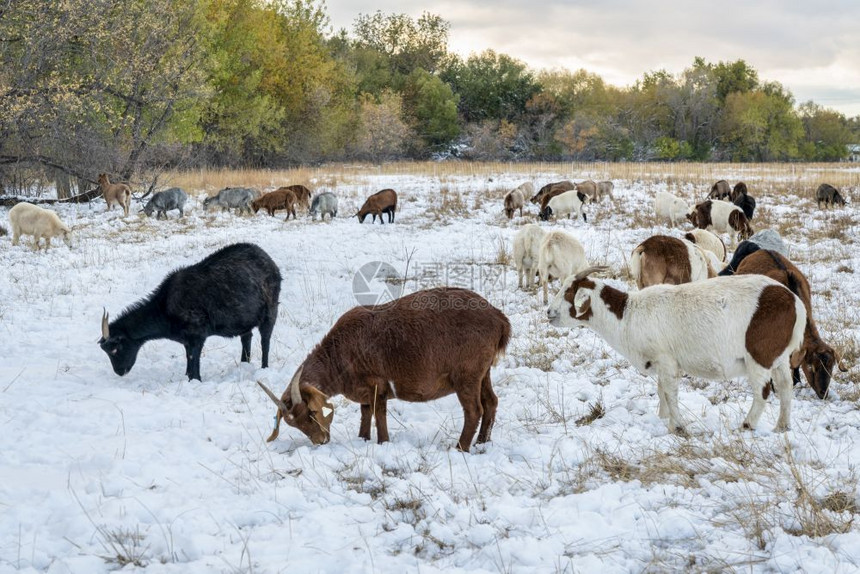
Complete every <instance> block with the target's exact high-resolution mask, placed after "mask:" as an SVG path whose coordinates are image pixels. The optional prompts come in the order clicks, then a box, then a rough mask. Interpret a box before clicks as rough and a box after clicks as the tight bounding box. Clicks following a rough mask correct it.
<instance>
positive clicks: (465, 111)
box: [441, 50, 540, 122]
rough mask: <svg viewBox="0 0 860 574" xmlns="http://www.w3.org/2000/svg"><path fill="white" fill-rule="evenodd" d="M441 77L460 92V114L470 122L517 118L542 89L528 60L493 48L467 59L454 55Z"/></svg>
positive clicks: (512, 120) (514, 119) (513, 120)
mask: <svg viewBox="0 0 860 574" xmlns="http://www.w3.org/2000/svg"><path fill="white" fill-rule="evenodd" d="M441 78H442V80H444V81H445V82H447V83H448V84H449V85H450V86H451V87H452V88H453V89H454V93H456V94H458V95H459V96H460V105H459V110H460V114H461V115H462V116H463V118H464V119H465V121H467V122H481V121H483V120H488V119H494V120H500V119H504V120H508V121H510V122H516V121H517V119H518V118H519V117H520V116H522V115H523V113H525V110H526V103H527V102H528V101H529V99H531V97H532V96H533V95H534V94H536V93H537V92H538V91H539V89H540V87H539V86H538V84H537V82H536V80H535V78H534V76H533V74H532V73H531V72H530V71H529V70H528V68H527V67H526V65H525V64H524V63H522V62H520V61H519V60H516V59H514V58H511V57H510V56H508V55H506V54H497V53H496V52H494V51H493V50H486V51H484V52H482V53H480V54H477V55H473V56H470V57H469V58H468V59H467V60H466V61H465V62H463V61H462V60H460V59H459V58H452V59H451V61H450V63H449V64H448V66H447V67H446V69H445V70H444V71H443V72H442V74H441Z"/></svg>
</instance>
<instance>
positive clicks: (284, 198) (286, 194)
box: [251, 187, 298, 221]
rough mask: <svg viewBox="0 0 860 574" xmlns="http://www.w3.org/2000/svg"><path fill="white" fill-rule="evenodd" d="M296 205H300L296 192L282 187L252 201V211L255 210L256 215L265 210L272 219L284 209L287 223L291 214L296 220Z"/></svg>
mask: <svg viewBox="0 0 860 574" xmlns="http://www.w3.org/2000/svg"><path fill="white" fill-rule="evenodd" d="M296 203H298V199H297V198H296V194H295V192H294V191H293V190H292V189H287V188H285V187H282V188H280V189H276V190H275V191H272V192H269V193H267V194H265V195H263V196H262V197H260V198H258V199H255V200H254V201H252V202H251V209H252V210H254V213H257V212H258V211H260V210H261V209H265V210H266V213H268V214H269V216H270V217H274V216H275V212H276V211H278V210H279V209H283V210H285V211H286V212H287V217H286V219H284V221H287V220H288V219H289V218H290V214H292V216H293V219H295V218H296Z"/></svg>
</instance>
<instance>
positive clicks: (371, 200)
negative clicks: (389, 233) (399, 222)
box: [355, 189, 397, 225]
mask: <svg viewBox="0 0 860 574" xmlns="http://www.w3.org/2000/svg"><path fill="white" fill-rule="evenodd" d="M396 210H397V192H396V191H394V190H393V189H383V190H382V191H377V192H376V193H374V194H373V195H371V196H370V197H368V198H367V200H366V201H365V202H364V205H362V206H361V209H359V210H358V213H356V214H355V215H356V216H358V222H359V223H364V218H365V217H367V216H368V214H373V219H372V220H371V223H376V216H377V215H378V216H379V223H381V224H383V225H384V224H385V222H384V221H383V220H382V214H383V213H387V214H388V223H393V222H394V212H395V211H396Z"/></svg>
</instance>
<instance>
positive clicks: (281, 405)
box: [257, 381, 287, 413]
mask: <svg viewBox="0 0 860 574" xmlns="http://www.w3.org/2000/svg"><path fill="white" fill-rule="evenodd" d="M257 384H258V385H260V388H261V389H263V391H265V392H266V394H267V395H269V398H270V399H272V402H274V403H275V404H276V405H278V408H279V409H280V410H281V412H282V413H286V412H287V405H285V404H284V401H282V400H281V399H279V398H278V397H277V396H276V395H275V393H273V392H272V391H270V390H269V387H267V386H266V385H264V384H263V383H262V382H260V381H257Z"/></svg>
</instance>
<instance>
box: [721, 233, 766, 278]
mask: <svg viewBox="0 0 860 574" xmlns="http://www.w3.org/2000/svg"><path fill="white" fill-rule="evenodd" d="M759 249H761V247H759V246H758V244H757V243H753V242H752V241H748V240H747V241H741V242H740V243H738V248H737V249H735V254H734V255H733V256H732V260H731V261H729V264H728V265H726V267H725V269H723V270H722V271H720V272H719V275H721V276H723V277H725V276H726V275H734V274H735V271H737V270H738V265H740V264H741V261H743V260H744V259H746V258H747V257H748V256H750V255H752V254H753V253H755V252H756V251H758V250H759Z"/></svg>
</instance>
